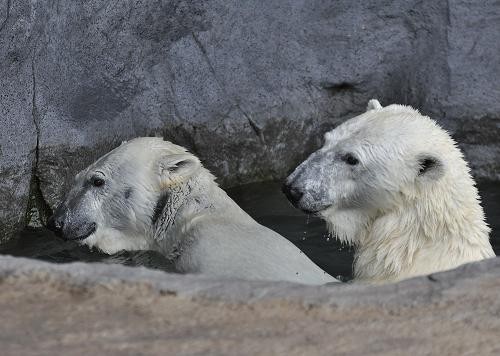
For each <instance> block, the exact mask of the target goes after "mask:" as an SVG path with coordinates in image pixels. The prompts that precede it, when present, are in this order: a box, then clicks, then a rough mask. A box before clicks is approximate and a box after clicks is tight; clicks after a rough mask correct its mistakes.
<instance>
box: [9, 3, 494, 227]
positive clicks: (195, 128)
mask: <svg viewBox="0 0 500 356" xmlns="http://www.w3.org/2000/svg"><path fill="white" fill-rule="evenodd" d="M2 15H3V16H2ZM498 16H500V5H499V4H498V2H497V1H494V0H490V1H484V2H481V3H477V4H470V2H465V1H449V2H432V1H426V2H421V1H416V0H415V1H410V0H408V1H400V2H386V1H380V2H378V3H373V2H365V3H356V4H353V3H352V2H351V1H337V2H331V1H319V0H318V1H303V2H301V1H288V2H283V1H267V2H259V3H256V2H252V1H245V2H241V1H236V0H235V1H219V0H212V1H204V2H198V1H181V0H171V1H166V0H163V1H156V2H151V1H143V2H137V1H122V2H120V4H119V5H117V4H115V3H113V2H109V1H104V0H94V1H88V2H73V1H66V2H29V1H16V0H4V1H3V2H0V43H1V44H2V46H1V48H0V55H1V62H0V73H1V74H2V76H1V78H0V81H1V83H2V85H1V88H0V93H2V94H1V95H2V96H1V105H0V110H2V111H1V120H2V124H4V125H3V126H4V127H6V130H3V131H2V132H1V133H0V135H1V136H0V138H1V146H2V155H1V158H0V169H1V172H0V176H1V177H2V178H1V179H2V181H1V182H0V186H1V187H2V193H1V196H0V201H1V202H2V205H1V207H0V217H1V222H2V229H3V230H4V231H10V230H12V229H14V228H16V227H17V226H19V225H21V224H22V223H24V222H25V221H24V220H25V219H24V216H25V212H26V205H27V201H28V193H29V190H30V189H29V182H30V181H31V180H32V179H31V177H30V172H31V170H32V167H33V166H34V172H35V175H34V178H33V182H34V184H33V189H32V194H33V195H34V197H36V198H37V199H33V200H34V202H35V204H34V205H36V206H37V207H38V210H40V211H41V213H42V216H41V218H42V220H43V217H44V215H46V214H48V213H49V212H50V208H53V207H54V206H55V204H56V203H57V202H58V201H59V200H60V198H61V196H62V195H63V194H64V193H65V191H66V190H67V187H68V185H69V184H71V180H72V177H73V176H74V174H75V173H76V172H77V171H79V170H80V169H81V168H83V167H85V166H87V165H88V164H89V163H90V162H92V161H93V160H95V159H96V158H98V157H99V156H101V155H102V154H103V153H105V152H106V151H108V150H110V149H112V148H113V147H115V146H117V145H118V144H119V143H120V142H121V141H122V140H125V139H128V138H132V137H136V136H143V135H161V136H163V137H165V138H166V139H169V140H172V141H174V142H176V143H178V144H181V145H185V146H187V147H188V148H189V149H190V150H192V151H193V152H194V153H195V154H197V155H199V156H200V158H201V159H202V161H203V162H204V163H205V165H206V166H207V167H208V168H210V169H211V170H212V171H213V172H214V173H215V175H216V176H218V177H219V180H220V182H221V184H223V185H225V186H229V185H234V184H238V183H244V182H248V181H253V180H263V179H270V178H279V177H282V176H284V175H285V174H286V172H287V171H288V170H289V169H291V168H293V166H294V165H295V164H296V163H298V162H299V161H300V160H301V159H303V158H304V157H305V155H307V154H308V153H309V152H310V151H312V150H314V149H315V148H317V147H318V146H319V145H320V144H321V141H322V136H323V133H324V132H325V131H327V130H328V129H330V128H332V127H334V126H335V125H337V124H339V123H340V122H342V121H344V120H345V119H347V118H350V117H352V116H354V115H356V114H358V113H359V112H361V111H363V109H364V107H365V105H366V102H367V101H368V99H370V98H373V97H376V98H378V99H379V100H380V101H381V102H382V103H383V104H389V103H393V102H398V103H406V104H411V105H413V106H415V107H418V108H420V109H421V111H422V112H424V113H428V114H431V115H432V117H434V118H435V119H437V120H438V121H439V122H440V123H441V124H443V125H444V126H445V127H446V128H448V129H449V130H450V131H451V132H452V133H453V134H454V135H455V137H456V138H457V139H458V140H459V141H460V142H461V145H462V147H463V148H464V150H465V153H466V155H467V157H468V158H469V160H470V161H471V166H472V167H473V170H474V173H475V174H476V176H478V177H487V178H493V179H498V178H500V174H499V172H500V167H499V163H498V162H499V161H500V147H499V145H498V132H499V118H500V101H499V100H498V98H499V97H500V93H499V90H500V88H499V86H498V85H497V83H498V82H499V80H500V63H499V58H498V56H497V53H498V52H499V50H500V43H499V42H498V41H497V40H496V36H497V34H498V33H499V32H500V23H499V21H498ZM2 18H4V19H5V21H2V20H1V19H2ZM3 44H7V46H4V45H3ZM37 140H38V145H36V142H37ZM35 152H37V154H35ZM4 187H5V189H4ZM13 191H14V192H15V194H11V192H13ZM5 192H6V193H5ZM11 195H13V197H11ZM5 201H8V204H4V202H5ZM44 213H45V214H44ZM0 233H1V232H0Z"/></svg>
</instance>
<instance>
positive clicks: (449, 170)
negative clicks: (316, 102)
mask: <svg viewBox="0 0 500 356" xmlns="http://www.w3.org/2000/svg"><path fill="white" fill-rule="evenodd" d="M283 191H284V192H285V194H286V195H287V197H288V198H289V200H290V201H291V202H292V203H293V204H294V205H295V206H296V207H298V208H300V209H302V210H304V211H306V212H309V213H314V214H317V215H319V216H320V217H322V218H323V219H324V220H325V221H326V222H327V225H328V227H329V230H330V231H331V232H333V233H334V234H335V235H336V236H337V237H338V238H339V239H340V240H341V241H344V242H347V243H349V244H352V245H354V246H355V261H354V277H355V279H356V280H357V281H367V282H373V283H381V282H389V281H397V280H400V279H403V278H408V277H412V276H417V275H423V274H429V273H433V272H436V271H441V270H446V269H451V268H454V267H456V266H459V265H461V264H464V263H467V262H472V261H477V260H481V259H484V258H488V257H493V256H494V253H493V250H492V247H491V245H490V242H489V238H488V234H489V228H488V226H487V224H486V223H485V221H484V214H483V210H482V208H481V206H480V199H479V196H478V192H477V190H476V187H475V184H474V181H473V179H472V177H471V175H470V173H469V168H468V166H467V163H466V162H465V161H464V158H463V156H462V153H461V152H460V150H459V149H458V148H457V146H456V144H455V142H454V141H453V139H452V138H451V137H450V136H449V135H448V134H447V133H446V131H444V130H443V129H442V128H440V127H439V126H438V125H437V124H436V123H435V122H434V121H433V120H431V119H430V118H428V117H425V116H422V115H421V114H420V113H419V112H418V111H417V110H414V109H412V108H411V107H407V106H402V105H390V106H387V107H385V108H383V107H382V106H381V105H380V103H379V102H378V101H377V100H370V102H369V103H368V108H367V112H366V113H364V114H362V115H359V116H357V117H355V118H353V119H351V120H348V121H346V122H345V123H343V124H342V125H340V126H338V127H337V128H335V129H334V130H332V131H330V132H328V133H327V134H326V135H325V144H324V146H323V147H322V148H321V149H320V150H318V151H316V152H314V153H313V154H312V155H311V156H310V157H309V158H308V159H307V160H306V161H304V162H303V163H302V164H300V165H299V166H298V167H297V168H296V169H295V171H294V172H293V173H292V174H291V175H290V176H289V177H288V178H287V179H286V181H285V184H284V186H283Z"/></svg>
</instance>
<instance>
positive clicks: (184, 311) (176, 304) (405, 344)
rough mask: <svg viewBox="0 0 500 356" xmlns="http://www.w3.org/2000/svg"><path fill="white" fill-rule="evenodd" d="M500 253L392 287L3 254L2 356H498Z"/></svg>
mask: <svg viewBox="0 0 500 356" xmlns="http://www.w3.org/2000/svg"><path fill="white" fill-rule="evenodd" d="M499 281H500V258H494V259H491V260H486V261H482V262H479V263H474V264H470V265H466V266H463V267H461V268H459V269H456V270H453V271H449V272H444V273H439V274H434V275H431V276H426V277H419V278H415V279H410V280H407V281H404V282H401V283H397V284H391V285H386V286H366V285H365V286H363V285H330V286H322V287H310V286H303V285H298V284H291V283H284V282H281V283H276V282H256V281H253V282H251V281H236V280H222V279H211V278H207V277H202V276H190V275H173V274H167V273H164V272H158V271H151V270H147V269H145V268H137V267H136V268H131V267H124V266H118V265H102V264H83V263H74V264H68V265H54V264H50V263H45V262H40V261H35V260H29V259H22V258H12V257H5V256H4V257H0V318H1V320H3V321H4V322H2V323H0V335H2V337H1V338H0V347H1V348H2V355H5V356H9V355H16V356H17V355H32V354H33V355H34V354H37V355H39V354H43V355H65V354H71V355H89V354H91V355H92V354H94V355H103V354H105V355H124V354H126V355H129V354H131V355H132V354H133V355H165V354H169V355H170V354H171V355H235V354H237V355H346V356H347V355H443V356H444V355H453V356H455V355H498V354H499V352H500V341H499V340H498V335H499V334H500V318H499V317H498V315H499V314H500V299H499V298H498V287H499Z"/></svg>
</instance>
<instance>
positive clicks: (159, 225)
mask: <svg viewBox="0 0 500 356" xmlns="http://www.w3.org/2000/svg"><path fill="white" fill-rule="evenodd" d="M49 227H50V228H51V229H53V230H55V231H56V232H58V233H60V234H61V235H62V236H63V237H65V238H66V239H71V240H79V241H81V243H83V244H86V245H88V246H96V247H97V248H99V249H100V250H102V251H104V252H106V253H115V252H117V251H120V250H146V249H152V250H158V251H159V252H161V253H162V254H164V255H165V256H166V257H167V258H168V259H170V260H171V261H172V262H173V263H174V265H175V267H176V269H177V270H178V271H179V272H183V273H203V274H207V275H212V276H222V277H235V278H244V279H261V280H283V281H292V282H299V283H305V284H324V283H327V282H335V281H337V280H336V279H335V278H333V277H331V276H330V275H328V274H327V273H326V272H324V271H323V270H321V269H320V268H319V267H318V266H316V265H315V264H314V263H313V262H312V261H311V260H310V259H309V258H308V257H307V256H306V255H305V254H304V253H302V251H300V250H299V249H298V248H297V247H295V246H294V245H293V244H292V243H291V242H289V241H288V240H287V239H285V238H284V237H282V236H280V235H279V234H277V233H275V232H274V231H272V230H270V229H268V228H266V227H264V226H262V225H259V224H258V223H257V222H256V221H254V220H253V219H252V218H251V217H250V216H249V215H248V214H246V213H245V212H244V211H243V210H242V209H241V208H240V207H239V206H238V205H237V204H236V203H235V202H234V201H233V200H231V198H229V197H228V196H227V194H226V193H225V192H224V191H223V190H222V189H220V188H219V187H218V185H217V184H216V183H215V181H214V177H213V176H212V175H211V174H210V173H209V172H208V170H206V169H205V168H204V167H203V166H202V165H201V163H200V161H199V160H198V158H196V157H195V156H194V155H192V154H190V153H188V152H187V151H186V150H185V149H184V148H183V147H180V146H177V145H174V144H172V143H170V142H166V141H164V140H162V139H161V138H137V139H134V140H132V141H129V142H126V143H124V144H122V145H121V146H120V147H118V148H116V149H114V150H113V151H111V152H110V153H108V154H106V155H105V156H103V157H101V158H100V159H99V160H98V161H96V162H95V163H94V164H92V165H91V166H89V167H88V168H86V169H85V170H83V171H82V172H80V173H79V174H78V175H77V176H76V179H75V183H74V187H73V188H72V190H71V191H70V192H69V194H68V195H67V197H66V199H65V200H64V202H63V203H61V205H60V206H59V207H58V209H57V210H56V212H55V214H54V216H53V217H52V218H51V220H50V222H49Z"/></svg>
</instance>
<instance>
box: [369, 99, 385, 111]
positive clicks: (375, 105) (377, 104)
mask: <svg viewBox="0 0 500 356" xmlns="http://www.w3.org/2000/svg"><path fill="white" fill-rule="evenodd" d="M378 109H382V105H380V102H379V101H378V100H377V99H371V100H370V101H369V102H368V105H366V111H370V110H378Z"/></svg>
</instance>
